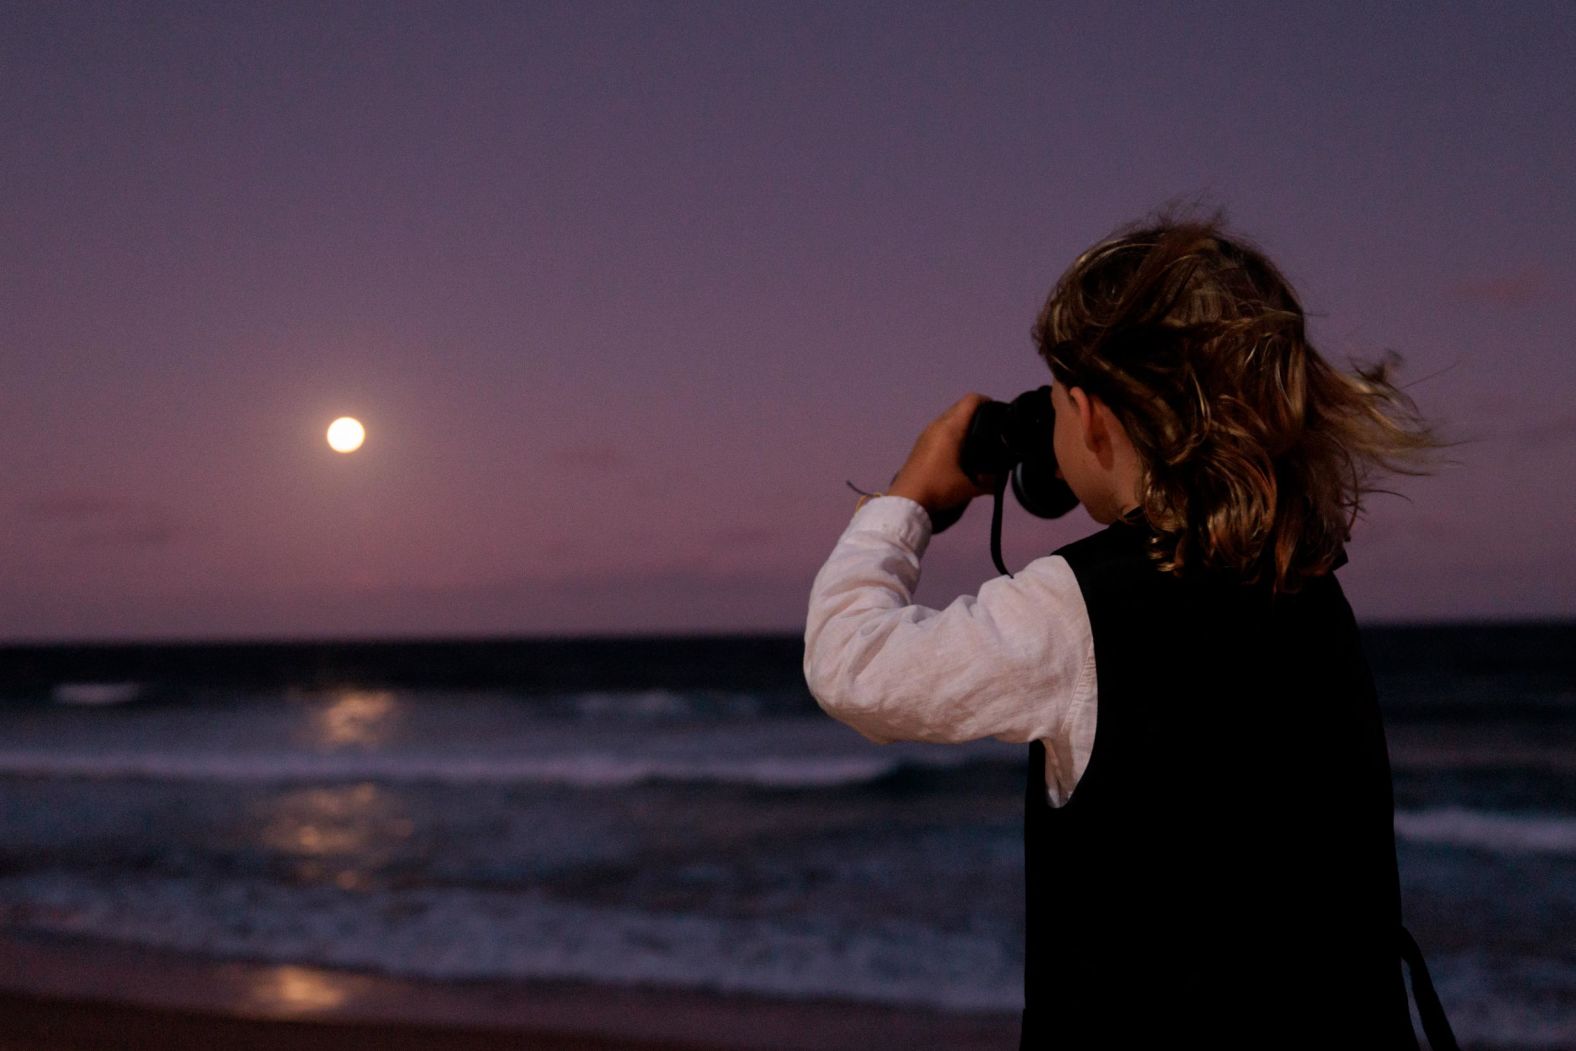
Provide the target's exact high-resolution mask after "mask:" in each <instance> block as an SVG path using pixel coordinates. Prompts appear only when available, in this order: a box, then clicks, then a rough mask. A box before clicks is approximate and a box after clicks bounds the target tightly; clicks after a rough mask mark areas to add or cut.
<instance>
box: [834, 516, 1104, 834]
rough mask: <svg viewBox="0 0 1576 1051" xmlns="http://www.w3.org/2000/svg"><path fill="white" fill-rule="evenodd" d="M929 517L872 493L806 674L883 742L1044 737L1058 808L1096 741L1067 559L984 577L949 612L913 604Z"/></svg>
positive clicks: (1076, 593)
mask: <svg viewBox="0 0 1576 1051" xmlns="http://www.w3.org/2000/svg"><path fill="white" fill-rule="evenodd" d="M930 532H931V527H930V516H929V515H928V514H926V512H925V509H924V508H923V507H921V506H920V505H919V504H917V503H915V502H914V501H912V500H909V499H908V498H906V497H902V496H882V497H877V498H876V499H873V500H869V501H867V502H866V503H865V505H864V506H863V507H861V508H860V509H859V510H858V511H857V512H856V513H855V514H854V517H853V520H852V521H850V522H849V524H848V527H847V528H846V529H844V530H843V535H842V536H841V537H840V538H839V539H838V541H837V546H836V547H835V548H833V550H832V554H831V556H830V557H829V558H827V560H826V564H825V565H823V566H822V567H821V569H820V572H818V573H817V574H816V576H815V583H814V584H813V585H812V586H811V589H810V612H809V617H808V618H807V620H806V622H805V629H804V678H805V683H806V685H807V686H809V688H810V693H811V694H812V695H813V696H814V697H815V699H816V702H817V703H818V704H820V706H821V708H822V710H824V711H825V712H826V713H827V714H828V715H831V716H832V717H833V718H836V719H838V720H840V721H842V722H844V723H847V724H848V725H849V726H851V727H853V728H854V729H855V730H857V731H859V732H860V733H861V734H863V735H864V736H865V737H866V738H868V739H869V740H871V741H874V742H875V743H876V744H890V743H891V742H893V741H930V742H936V743H958V742H962V741H973V740H977V739H979V738H982V737H994V738H996V739H997V740H1001V741H1008V742H1012V743H1014V744H1027V743H1028V742H1030V741H1035V740H1039V741H1043V742H1044V743H1045V783H1046V786H1047V792H1046V795H1047V798H1048V800H1049V802H1050V803H1051V805H1052V806H1060V805H1062V803H1064V802H1066V800H1067V798H1068V797H1069V796H1070V795H1072V791H1073V788H1074V787H1075V786H1076V785H1077V784H1078V779H1079V778H1080V777H1082V776H1083V772H1084V768H1085V767H1086V766H1087V765H1088V764H1089V752H1090V750H1091V749H1092V748H1093V746H1094V732H1095V696H1096V690H1095V687H1096V681H1095V667H1094V635H1093V632H1092V631H1091V629H1090V626H1089V613H1088V610H1087V609H1085V607H1084V601H1083V593H1082V592H1081V591H1080V590H1079V588H1078V581H1077V580H1076V578H1074V576H1073V571H1072V567H1071V566H1069V565H1068V564H1067V560H1066V559H1064V558H1062V557H1061V556H1060V555H1050V556H1047V557H1045V558H1039V559H1036V560H1035V561H1033V562H1031V563H1029V565H1028V566H1026V567H1024V569H1023V570H1021V571H1020V572H1018V573H1016V574H1014V575H1013V576H1012V577H996V578H994V579H992V580H988V581H986V582H985V583H984V584H983V585H982V586H981V587H980V591H979V595H978V596H977V597H976V596H968V595H965V596H960V597H958V598H956V599H954V600H953V601H952V604H951V605H949V606H947V608H946V609H942V610H934V609H927V608H926V607H924V606H916V605H913V604H911V601H910V600H911V599H912V598H913V594H914V589H915V588H916V587H917V586H918V585H919V560H920V558H921V557H922V556H923V555H924V553H925V548H926V547H927V546H928V545H929V543H930Z"/></svg>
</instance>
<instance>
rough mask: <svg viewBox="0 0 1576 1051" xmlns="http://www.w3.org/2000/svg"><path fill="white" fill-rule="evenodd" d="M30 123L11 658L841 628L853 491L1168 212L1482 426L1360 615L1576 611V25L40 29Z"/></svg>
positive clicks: (1162, 15)
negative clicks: (1223, 244) (306, 642)
mask: <svg viewBox="0 0 1576 1051" xmlns="http://www.w3.org/2000/svg"><path fill="white" fill-rule="evenodd" d="M0 122H3V130H4V142H5V150H4V154H3V160H0V176H3V179H0V186H3V193H4V205H3V208H0V245H3V249H0V448H3V454H0V517H3V521H4V530H3V534H0V537H3V539H0V638H4V639H7V640H29V639H39V640H48V639H108V638H121V639H133V638H135V639H153V638H237V637H282V636H287V637H307V636H314V637H315V636H331V637H342V636H355V637H364V636H408V635H422V636H435V635H456V634H478V633H480V634H514V633H528V634H534V633H554V634H559V633H571V634H580V633H626V632H636V633H650V632H683V631H705V632H710V631H755V630H782V631H795V630H800V629H802V627H803V617H804V611H805V602H806V598H807V596H808V592H809V587H810V582H811V579H812V578H813V576H814V574H815V571H816V569H817V568H818V567H819V566H820V564H821V562H822V560H823V559H824V558H825V556H826V554H827V553H828V552H829V551H830V549H831V546H832V544H833V543H834V541H835V540H836V538H837V535H838V533H839V532H840V531H841V530H842V528H843V526H844V525H845V524H846V522H847V519H848V516H849V514H850V513H851V512H852V510H853V507H854V502H855V499H856V498H855V496H854V494H852V493H851V492H850V491H849V490H848V488H847V487H846V486H845V485H844V480H845V479H852V480H853V481H854V482H855V484H857V485H859V486H861V487H863V488H867V489H868V488H880V487H882V486H883V485H884V484H885V483H886V482H887V481H888V480H889V479H890V478H891V475H892V473H893V472H894V471H895V470H896V469H897V467H898V465H899V464H901V463H902V461H903V458H904V457H905V456H906V454H907V452H908V450H909V447H910V446H911V445H912V443H913V441H914V438H915V437H916V435H917V434H918V433H919V431H920V430H921V428H922V427H923V426H924V425H925V424H926V423H927V422H928V421H929V420H930V419H931V418H933V417H934V416H935V415H936V414H938V413H939V412H940V411H941V410H942V409H944V408H945V407H946V406H947V405H949V404H951V403H952V402H953V401H954V400H956V399H957V398H958V397H960V396H961V395H963V394H964V393H966V392H968V391H971V390H977V391H980V392H983V393H985V394H989V395H991V396H993V397H998V398H1004V399H1005V398H1010V397H1012V396H1013V395H1016V394H1017V393H1019V392H1020V391H1022V390H1025V389H1028V388H1030V387H1035V386H1039V385H1040V384H1042V383H1045V382H1047V381H1048V374H1047V373H1046V371H1045V369H1044V366H1043V365H1042V364H1041V363H1040V361H1039V359H1038V358H1037V357H1036V356H1035V353H1034V350H1033V346H1032V344H1031V342H1030V339H1029V326H1030V324H1031V322H1032V321H1033V318H1034V315H1035V313H1036V311H1037V310H1038V308H1039V306H1040V304H1041V302H1042V301H1043V299H1044V296H1045V294H1046V292H1047V290H1048V289H1049V287H1050V285H1051V283H1052V282H1053V281H1054V279H1055V278H1056V277H1057V275H1058V274H1060V273H1061V271H1062V270H1063V269H1064V268H1065V267H1066V265H1067V264H1068V263H1069V262H1070V261H1071V260H1072V258H1073V257H1074V256H1075V255H1076V254H1077V252H1078V251H1079V250H1081V249H1082V248H1084V247H1086V246H1087V245H1088V244H1090V243H1091V242H1093V241H1094V240H1096V239H1097V238H1099V237H1101V236H1103V235H1104V234H1106V233H1107V232H1108V231H1109V230H1111V229H1112V228H1113V227H1115V226H1116V225H1118V224H1120V223H1122V222H1124V221H1127V220H1131V219H1135V218H1139V217H1141V216H1143V215H1144V214H1145V213H1147V212H1149V211H1150V210H1152V209H1153V208H1155V207H1156V206H1158V205H1160V204H1161V203H1163V202H1164V201H1166V200H1167V199H1170V198H1175V197H1183V198H1198V197H1202V198H1203V199H1204V200H1205V201H1206V202H1207V203H1209V204H1216V205H1220V206H1222V207H1224V208H1225V209H1226V213H1227V216H1228V219H1229V220H1230V221H1231V223H1232V225H1233V226H1234V228H1236V229H1237V230H1239V231H1240V232H1242V233H1244V234H1246V235H1247V236H1249V237H1250V238H1253V239H1254V240H1256V241H1257V242H1258V243H1259V244H1261V245H1262V246H1263V247H1264V248H1265V249H1266V250H1267V251H1268V252H1269V254H1270V256H1271V257H1272V258H1273V259H1275V260H1276V261H1277V262H1279V263H1280V264H1281V265H1282V267H1283V268H1284V269H1285V271H1286V272H1287V274H1288V275H1289V276H1290V278H1291V279H1292V281H1293V283H1294V284H1295V285H1296V286H1297V288H1298V290H1299V292H1300V293H1301V295H1302V297H1303V299H1304V302H1305V305H1306V306H1307V308H1308V310H1309V312H1310V314H1311V315H1313V321H1312V329H1313V334H1314V337H1315V340H1316V342H1317V344H1318V345H1319V346H1320V348H1321V349H1322V351H1323V352H1324V354H1325V355H1326V357H1328V358H1329V359H1330V360H1331V361H1332V362H1334V363H1336V364H1338V365H1345V364H1346V363H1347V360H1348V358H1350V357H1356V358H1358V359H1360V360H1371V359H1374V358H1376V357H1378V355H1379V354H1380V353H1381V352H1382V351H1383V350H1384V349H1385V348H1394V349H1395V350H1397V351H1399V352H1400V353H1401V354H1402V356H1403V357H1404V359H1405V364H1404V366H1403V369H1402V372H1401V377H1402V381H1403V382H1405V383H1411V384H1413V385H1412V386H1410V387H1409V393H1411V394H1412V396H1413V397H1414V398H1415V399H1416V401H1417V403H1418V405H1419V406H1420V408H1421V409H1422V410H1423V411H1424V412H1425V413H1426V414H1427V415H1429V416H1430V417H1432V418H1434V419H1436V420H1438V421H1440V422H1441V423H1442V424H1444V425H1445V426H1446V428H1447V433H1449V434H1450V435H1452V436H1454V437H1457V438H1462V439H1470V440H1469V442H1468V444H1466V445H1463V446H1461V447H1460V448H1458V449H1456V450H1455V451H1454V453H1453V454H1452V455H1453V456H1454V457H1455V458H1456V459H1457V460H1458V461H1460V462H1459V465H1457V466H1447V467H1445V468H1444V469H1443V471H1442V472H1441V473H1440V474H1438V475H1435V476H1433V477H1425V478H1405V477H1403V478H1400V479H1397V480H1395V481H1394V482H1392V483H1391V487H1392V488H1394V489H1396V490H1397V491H1398V492H1399V493H1400V494H1402V495H1399V496H1387V495H1380V496H1377V497H1374V498H1373V499H1372V501H1371V504H1370V508H1369V511H1368V514H1367V517H1366V519H1364V520H1362V521H1360V522H1359V523H1358V526H1357V529H1356V532H1355V535H1354V538H1353V542H1352V544H1351V545H1350V547H1349V554H1350V557H1351V562H1350V564H1349V565H1348V566H1347V567H1346V568H1345V569H1343V570H1342V571H1341V579H1342V581H1343V583H1344V585H1345V587H1346V590H1347V594H1348V596H1349V597H1350V598H1351V601H1352V605H1353V607H1354V609H1355V610H1356V612H1357V616H1358V618H1359V620H1361V621H1363V622H1365V623H1377V622H1386V621H1397V620H1424V621H1430V620H1450V619H1467V618H1502V617H1550V616H1554V617H1568V616H1571V615H1573V614H1576V600H1573V598H1572V590H1573V589H1572V584H1573V581H1576V553H1573V551H1572V543H1571V539H1572V533H1573V524H1576V484H1573V482H1576V410H1573V408H1572V398H1573V392H1576V353H1573V351H1572V338H1573V333H1576V298H1573V292H1572V290H1573V288H1576V281H1573V277H1576V262H1573V253H1572V250H1571V249H1572V246H1573V244H1576V222H1573V218H1576V204H1573V200H1576V178H1573V176H1576V145H1573V143H1576V138H1573V135H1572V129H1573V128H1576V9H1573V8H1572V7H1571V5H1569V4H1566V3H1547V4H1535V3H1526V4H1511V5H1503V4H1494V5H1489V4H1484V5H1481V6H1471V5H1460V4H1453V5H1434V4H1418V5H1381V6H1380V7H1379V8H1378V9H1377V10H1375V9H1373V8H1372V5H1369V4H1366V3H1361V4H1359V3H1340V4H1321V5H1291V4H1231V5H1216V4H1175V5H1161V4H1137V5H1133V6H1123V5H1113V4H1108V3H1099V4H1086V5H1068V4H1026V5H1022V6H1010V5H974V4H946V5H935V4H923V3H907V2H905V3H901V4H892V5H885V4H881V5H877V4H811V3H790V4H781V5H766V4H754V3H751V4H722V3H718V4H710V5H701V6H693V5H680V4H666V3H648V4H595V3H579V2H576V3H570V4H563V5H547V4H517V3H498V4H489V3H461V4H449V3H435V4H307V3H302V4H272V3H270V4H253V5H235V4H220V3H216V4H206V5H205V4H185V3H182V4H173V3H162V4H158V3H154V4H145V3H125V4H89V3H82V4H78V3H71V4H52V3H8V4H5V5H4V6H3V7H0ZM342 414H350V415H354V416H357V417H359V418H360V419H362V420H363V421H364V422H365V423H366V425H367V429H368V435H369V436H368V440H367V443H366V446H365V448H364V449H363V450H362V451H361V452H359V453H356V454H354V455H352V456H339V455H337V454H335V453H333V452H331V451H330V450H329V449H328V447H327V445H326V444H325V442H324V438H323V432H324V429H325V428H326V427H327V425H328V423H329V421H330V420H332V419H333V418H334V417H336V416H339V415H342ZM989 521H990V512H989V503H988V502H986V501H981V502H979V503H977V504H976V505H975V506H974V507H972V508H971V509H970V511H969V513H968V515H967V516H966V517H965V518H964V520H963V521H962V523H961V524H960V525H958V526H957V527H955V528H954V529H952V530H951V531H949V532H947V533H945V534H943V535H941V536H939V537H937V538H936V539H935V540H934V541H933V543H932V546H931V549H930V553H929V554H928V555H927V557H926V561H925V575H924V579H923V581H922V583H921V586H920V590H919V594H918V596H917V598H918V601H921V602H924V603H926V604H927V605H931V606H942V605H945V604H946V603H947V602H949V601H950V600H951V599H952V598H953V597H955V596H957V595H959V594H972V593H974V592H975V591H976V590H977V589H978V587H979V585H980V584H981V583H982V582H983V581H984V580H986V579H988V578H990V577H992V576H994V575H995V572H996V571H995V569H994V568H993V567H992V565H991V562H990V555H989V550H988V543H987V536H988V526H989ZM1095 528H1097V526H1096V525H1095V524H1094V523H1093V522H1092V520H1090V519H1089V518H1088V517H1087V516H1086V515H1085V514H1084V513H1083V511H1082V510H1081V509H1080V510H1078V511H1075V512H1074V513H1073V514H1072V515H1070V516H1069V517H1068V518H1066V519H1063V520H1060V521H1055V522H1042V521H1039V520H1037V519H1033V518H1030V517H1029V516H1027V515H1026V514H1024V513H1023V512H1022V511H1021V510H1020V509H1019V508H1017V507H1016V505H1013V504H1011V503H1009V507H1008V512H1007V518H1006V523H1005V528H1004V554H1005V556H1006V560H1007V563H1008V565H1009V566H1010V567H1014V568H1016V567H1017V566H1021V565H1023V564H1025V563H1027V562H1028V561H1030V560H1032V559H1033V558H1036V557H1039V556H1040V555H1043V554H1046V553H1048V552H1049V551H1051V550H1052V549H1053V548H1055V547H1057V546H1059V545H1060V544H1062V543H1065V542H1066V541H1068V540H1072V539H1075V538H1077V537H1079V536H1082V535H1084V534H1086V533H1088V532H1090V531H1092V530H1093V529H1095Z"/></svg>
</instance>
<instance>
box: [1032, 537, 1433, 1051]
mask: <svg viewBox="0 0 1576 1051" xmlns="http://www.w3.org/2000/svg"><path fill="white" fill-rule="evenodd" d="M1151 536H1152V534H1151V533H1150V531H1149V529H1148V527H1147V526H1146V525H1144V524H1143V523H1142V521H1141V520H1138V519H1133V518H1130V519H1124V520H1119V521H1117V522H1115V523H1113V524H1112V525H1111V526H1110V527H1108V528H1107V529H1105V530H1104V531H1102V532H1100V533H1096V534H1094V535H1093V536H1089V537H1086V538H1084V539H1082V540H1079V541H1076V542H1074V543H1071V544H1068V545H1066V546H1064V547H1062V548H1060V549H1059V550H1058V551H1057V552H1056V554H1059V555H1062V556H1063V557H1065V558H1066V560H1067V562H1068V564H1069V565H1070V566H1071V567H1072V571H1073V574H1074V575H1075V576H1076V578H1077V580H1078V585H1079V588H1080V589H1081V591H1082V593H1083V598H1084V602H1085V604H1086V606H1087V608H1088V612H1089V620H1090V624H1091V627H1092V630H1093V636H1094V652H1095V667H1096V676H1097V682H1096V685H1097V691H1098V698H1099V700H1098V704H1099V708H1098V717H1097V721H1096V732H1095V740H1094V747H1093V751H1092V753H1091V755H1090V758H1089V763H1088V766H1087V769H1086V770H1085V772H1084V774H1083V776H1082V778H1081V779H1080V780H1079V782H1078V785H1077V788H1076V789H1075V790H1074V792H1073V794H1072V796H1071V798H1070V799H1068V801H1067V802H1066V804H1065V805H1063V806H1062V807H1059V808H1056V807H1052V806H1050V805H1049V804H1048V803H1047V801H1046V786H1045V752H1044V746H1043V745H1041V744H1040V743H1039V742H1035V743H1033V744H1032V745H1030V749H1029V777H1028V786H1027V793H1026V799H1025V822H1024V852H1025V861H1026V878H1027V892H1028V895H1027V903H1028V917H1027V932H1026V953H1025V965H1024V994H1025V1010H1024V1014H1023V1039H1022V1044H1021V1047H1022V1048H1034V1049H1041V1048H1047V1049H1050V1048H1055V1049H1061V1048H1083V1047H1164V1046H1175V1045H1176V1044H1178V1043H1180V1041H1181V1040H1183V1039H1185V1038H1189V1037H1192V1038H1197V1039H1198V1040H1200V1041H1201V1042H1202V1044H1203V1046H1206V1047H1210V1048H1236V1047H1254V1048H1269V1047H1277V1048H1278V1047H1292V1046H1296V1047H1313V1046H1328V1047H1364V1048H1368V1047H1373V1048H1380V1047H1383V1048H1408V1049H1412V1048H1416V1046H1417V1043H1416V1040H1415V1038H1414V1037H1413V1035H1412V1028H1411V1023H1410V1020H1409V1018H1408V1011H1407V1000H1406V990H1405V986H1404V984H1403V980H1402V971H1401V965H1400V957H1399V955H1398V949H1397V944H1398V940H1397V939H1398V932H1399V931H1400V928H1401V906H1400V886H1399V879H1398V876H1397V868H1396V854H1395V834H1394V827H1393V820H1394V811H1393V802H1392V796H1391V783H1390V763H1389V757H1388V753H1387V751H1386V746H1385V738H1384V730H1383V726H1382V723H1381V720H1380V715H1379V708H1378V703H1377V699H1376V696H1375V691H1374V684H1373V679H1372V676H1371V674H1370V672H1369V668H1368V664H1367V661H1366V659H1365V656H1364V654H1363V651H1362V647H1361V644H1360V640H1359V637H1358V631H1357V625H1356V623H1355V621H1354V619H1353V616H1352V611H1351V607H1350V606H1349V605H1348V604H1347V601H1346V597H1345V595H1344V594H1343V592H1342V591H1341V586H1340V584H1339V583H1338V582H1337V581H1336V579H1335V576H1334V574H1333V573H1331V574H1326V575H1325V576H1323V577H1320V578H1317V579H1315V580H1312V581H1309V582H1308V583H1306V584H1305V585H1304V587H1303V590H1302V591H1301V592H1300V593H1298V594H1296V595H1289V596H1288V595H1281V596H1276V597H1273V598H1272V597H1271V596H1270V594H1269V592H1268V589H1267V588H1249V587H1244V586H1242V585H1241V584H1240V583H1237V582H1236V581H1235V580H1233V579H1230V578H1229V577H1225V576H1222V575H1220V574H1216V573H1208V572H1193V573H1190V574H1188V575H1186V576H1185V577H1184V578H1181V579H1178V578H1174V577H1171V576H1169V575H1167V574H1164V573H1162V572H1160V571H1159V570H1157V569H1155V568H1154V565H1153V563H1152V562H1150V561H1149V560H1148V559H1147V558H1146V556H1145V553H1144V552H1145V547H1146V543H1147V541H1148V539H1149V538H1150V537H1151ZM1342 561H1344V556H1343V558H1342Z"/></svg>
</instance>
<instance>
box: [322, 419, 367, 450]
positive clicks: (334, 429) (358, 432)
mask: <svg viewBox="0 0 1576 1051" xmlns="http://www.w3.org/2000/svg"><path fill="white" fill-rule="evenodd" d="M366 440H367V429H366V428H365V427H363V426H361V421H360V420H357V419H355V418H353V417H350V416H341V417H340V418H339V419H337V420H335V421H334V422H333V423H331V424H329V425H328V447H329V448H330V449H333V450H334V451H335V452H337V453H353V452H355V451H356V450H357V449H359V448H361V443H362V442H364V441H366Z"/></svg>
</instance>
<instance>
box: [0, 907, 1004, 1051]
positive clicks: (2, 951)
mask: <svg viewBox="0 0 1576 1051" xmlns="http://www.w3.org/2000/svg"><path fill="white" fill-rule="evenodd" d="M1017 1039H1018V1018H1017V1017H1016V1015H1010V1016H1009V1015H1005V1014H1001V1013H989V1014H983V1013H982V1014H973V1013H954V1012H947V1011H940V1010H935V1009H927V1008H919V1007H907V1006H893V1005H882V1004H872V1003H861V1002H855V1001H838V1000H827V999H816V1000H810V999H806V1000H797V999H789V998H779V997H768V996H761V995H756V994H744V993H738V994H735V993H723V992H713V991H708V990H702V989H683V988H663V987H657V986H626V985H615V984H602V983H596V982H589V981H574V980H557V979H553V980H548V979H542V980H532V981H518V982H501V981H500V982H453V983H448V982H430V981H418V980H412V979H404V978H397V977H393V976H389V975H382V974H371V973H365V972H357V971H348V970H338V969H334V968H326V967H316V966H306V965H297V964H270V963H259V962H252V961H237V960H219V959H210V958H207V957H202V956H195V955H191V954H186V953H179V952H174V951H170V950H163V949H149V948H143V947H139V946H135V945H127V944H122V943H115V942H104V941H98V940H89V939H73V938H66V937H58V936H53V935H46V934H34V933H30V932H21V931H6V932H3V933H0V1051H67V1049H70V1051H90V1049H91V1051H98V1049H100V1048H102V1049H106V1051H107V1049H109V1048H141V1049H148V1051H177V1049H180V1051H184V1049H188V1048H191V1049H195V1048H211V1047H224V1048H226V1049H231V1048H234V1049H239V1051H247V1049H257V1051H264V1049H275V1048H278V1049H283V1048H292V1049H296V1048H298V1049H303V1051H315V1049H318V1048H322V1049H324V1051H327V1049H329V1048H334V1049H349V1051H354V1049H359V1048H368V1049H371V1048H379V1049H387V1051H403V1049H406V1048H411V1049H414V1048H430V1049H434V1051H480V1049H483V1048H498V1047H521V1046H529V1047H532V1048H542V1049H544V1051H581V1049H592V1048H601V1049H605V1051H767V1049H771V1051H845V1049H846V1051H853V1049H856V1048H859V1049H865V1048H869V1047H875V1046H883V1045H886V1046H898V1047H912V1048H925V1047H935V1048H955V1049H958V1051H976V1049H977V1051H985V1049H1003V1051H1004V1049H1006V1048H1010V1047H1016V1046H1017Z"/></svg>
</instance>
